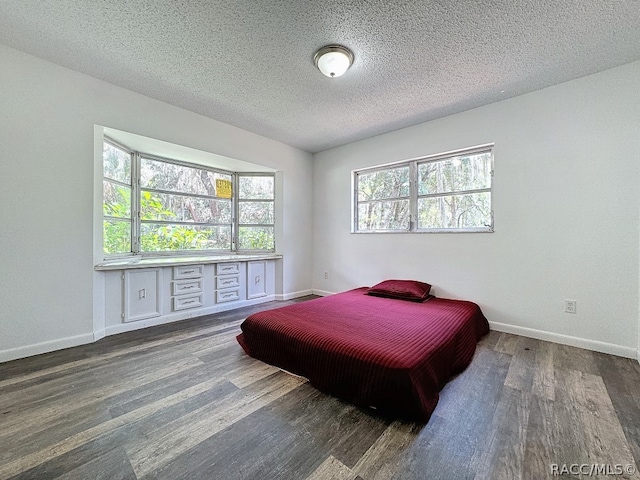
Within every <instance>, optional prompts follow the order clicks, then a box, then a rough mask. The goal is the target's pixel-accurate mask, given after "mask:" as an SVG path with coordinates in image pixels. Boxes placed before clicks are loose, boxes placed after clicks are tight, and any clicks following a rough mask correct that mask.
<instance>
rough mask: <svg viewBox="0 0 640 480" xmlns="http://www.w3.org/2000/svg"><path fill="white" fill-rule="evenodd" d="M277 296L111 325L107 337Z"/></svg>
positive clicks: (108, 327)
mask: <svg viewBox="0 0 640 480" xmlns="http://www.w3.org/2000/svg"><path fill="white" fill-rule="evenodd" d="M275 297H276V296H275V295H267V296H266V297H259V298H254V299H251V300H244V301H242V302H233V303H232V304H224V303H222V304H218V305H214V306H212V307H207V308H198V309H194V310H188V311H183V312H176V313H172V314H169V315H163V316H162V317H154V318H147V319H144V320H137V321H134V322H127V323H119V324H117V325H109V326H107V328H106V333H107V335H116V334H118V333H124V332H131V331H133V330H140V329H141V328H147V327H155V326H157V325H163V324H165V323H172V322H178V321H180V320H187V319H189V318H195V317H202V316H203V315H211V314H213V313H220V312H226V311H227V310H234V309H236V308H242V307H248V306H250V305H257V304H258V303H265V302H270V301H272V300H275Z"/></svg>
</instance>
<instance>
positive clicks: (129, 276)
mask: <svg viewBox="0 0 640 480" xmlns="http://www.w3.org/2000/svg"><path fill="white" fill-rule="evenodd" d="M161 275H162V271H161V269H160V268H150V269H144V270H127V271H126V272H125V274H124V321H125V322H133V321H135V320H142V319H145V318H152V317H159V316H160V314H161V312H162V309H161V303H160V302H161V296H160V285H161V281H160V279H161Z"/></svg>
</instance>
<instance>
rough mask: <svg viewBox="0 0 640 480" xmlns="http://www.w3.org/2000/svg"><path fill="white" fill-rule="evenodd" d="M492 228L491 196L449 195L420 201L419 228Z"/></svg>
mask: <svg viewBox="0 0 640 480" xmlns="http://www.w3.org/2000/svg"><path fill="white" fill-rule="evenodd" d="M490 226H491V194H490V193H489V192H483V193H471V194H467V195H447V196H443V197H427V198H420V199H418V228H484V227H490Z"/></svg>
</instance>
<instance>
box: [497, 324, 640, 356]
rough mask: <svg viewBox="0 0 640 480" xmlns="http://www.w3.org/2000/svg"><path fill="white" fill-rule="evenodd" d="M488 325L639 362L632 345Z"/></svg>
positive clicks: (507, 326) (513, 326)
mask: <svg viewBox="0 0 640 480" xmlns="http://www.w3.org/2000/svg"><path fill="white" fill-rule="evenodd" d="M489 325H490V326H491V330H497V331H498V332H505V333H512V334H514V335H522V336H523V337H530V338H536V339H538V340H546V341H548V342H553V343H560V344H562V345H570V346H572V347H578V348H584V349H586V350H593V351H595V352H601V353H608V354H611V355H617V356H619V357H627V358H637V359H638V361H639V362H640V358H639V357H640V351H637V350H636V349H635V348H633V347H623V346H622V345H616V344H613V343H607V342H601V341H599V340H589V339H587V338H580V337H572V336H570V335H563V334H561V333H553V332H547V331H544V330H536V329H534V328H527V327H518V326H515V325H507V324H506V323H497V322H489Z"/></svg>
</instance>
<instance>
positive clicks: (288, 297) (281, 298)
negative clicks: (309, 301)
mask: <svg viewBox="0 0 640 480" xmlns="http://www.w3.org/2000/svg"><path fill="white" fill-rule="evenodd" d="M307 295H313V290H311V289H309V290H300V291H299V292H291V293H285V294H279V295H276V300H278V301H279V302H282V301H286V300H291V299H292V298H298V297H306V296H307Z"/></svg>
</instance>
